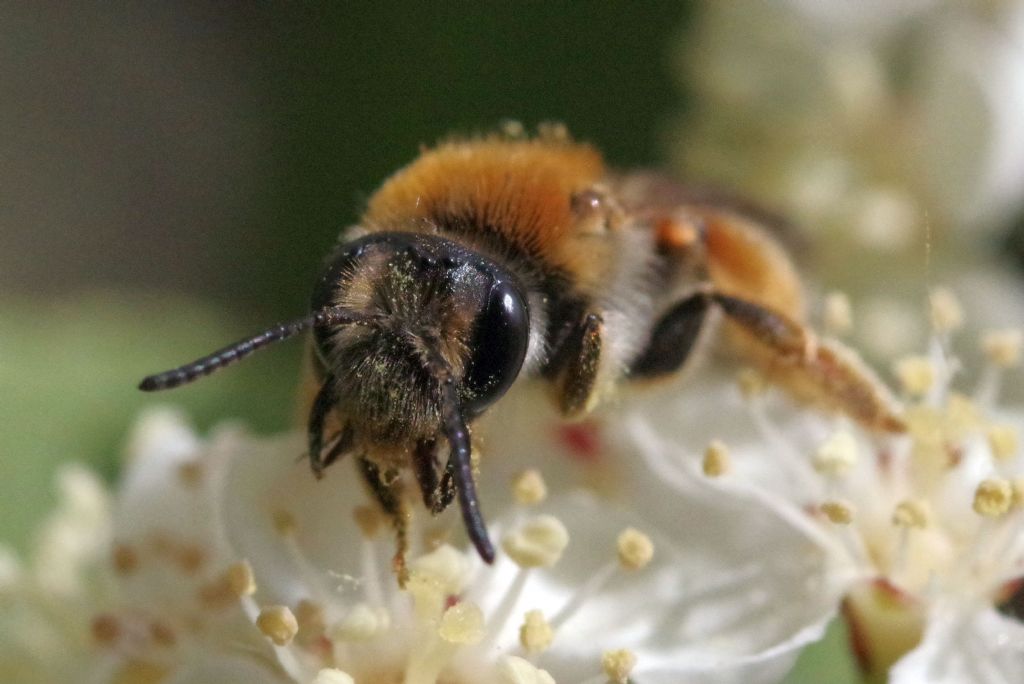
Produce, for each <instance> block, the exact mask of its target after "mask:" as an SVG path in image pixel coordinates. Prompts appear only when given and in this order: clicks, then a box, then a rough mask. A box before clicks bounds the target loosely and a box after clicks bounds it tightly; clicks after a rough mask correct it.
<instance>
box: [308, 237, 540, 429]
mask: <svg viewBox="0 0 1024 684" xmlns="http://www.w3.org/2000/svg"><path fill="white" fill-rule="evenodd" d="M312 307H313V310H314V311H318V310H325V309H330V308H335V309H340V310H344V311H347V312H351V314H353V315H355V316H357V317H358V318H359V319H360V321H361V323H360V324H359V325H338V326H330V325H325V326H318V327H316V328H315V329H314V336H315V344H316V352H317V357H318V361H319V363H320V365H321V367H322V368H323V369H324V370H325V371H326V373H325V374H326V376H327V377H328V378H329V379H330V381H332V382H334V392H333V394H334V398H335V403H336V405H337V407H338V410H339V411H340V413H341V414H342V415H343V416H345V418H346V419H347V422H348V423H349V425H351V426H352V428H353V429H354V430H355V431H356V433H357V434H358V435H359V436H360V437H361V438H362V440H365V441H369V442H373V443H375V444H380V445H386V444H399V443H403V444H409V443H410V442H412V441H413V440H420V439H431V438H433V437H435V436H436V435H437V434H438V432H439V431H440V429H441V425H442V421H443V414H444V409H445V407H444V406H443V404H444V402H445V401H446V399H445V392H444V391H443V387H442V385H443V384H444V383H446V382H447V383H454V385H455V387H456V388H457V393H456V395H457V397H458V403H459V406H457V407H454V410H456V411H458V412H460V413H461V414H462V416H463V417H464V418H465V419H466V420H471V419H472V418H474V417H476V416H478V415H479V414H480V413H482V412H483V411H484V410H485V409H486V408H487V407H488V406H490V405H491V404H492V403H493V402H494V401H496V400H497V399H498V398H500V397H501V396H502V395H503V394H504V393H505V391H506V390H507V389H508V388H509V386H510V385H511V384H512V382H513V381H514V380H515V379H516V377H517V376H518V374H519V371H520V369H521V368H522V365H523V361H524V359H525V357H526V350H527V346H528V341H529V312H528V310H527V304H526V299H525V297H524V296H523V294H522V288H521V286H520V285H519V284H518V283H517V281H516V280H515V279H514V278H513V277H512V276H511V275H510V274H509V273H507V272H506V271H505V270H504V269H502V268H501V267H500V266H499V265H498V264H496V263H495V262H493V261H492V260H490V259H488V258H486V257H484V256H482V255H480V254H478V253H476V252H473V251H471V250H468V249H466V248H465V247H462V246H461V245H458V244H457V243H454V242H451V241H449V240H445V239H443V238H440V237H437V236H432V235H422V234H417V233H375V234H371V235H369V236H367V237H364V238H362V239H360V240H357V241H354V242H349V243H346V244H345V245H344V246H343V247H342V249H341V251H339V252H338V253H337V254H335V256H334V257H332V259H331V260H330V263H329V264H328V265H327V268H326V269H325V271H324V273H323V275H322V276H321V278H320V279H319V280H318V281H317V285H316V288H315V290H314V293H313V298H312ZM449 408H453V407H449Z"/></svg>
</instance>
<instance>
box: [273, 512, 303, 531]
mask: <svg viewBox="0 0 1024 684" xmlns="http://www.w3.org/2000/svg"><path fill="white" fill-rule="evenodd" d="M272 516H273V520H274V529H275V530H277V533H278V534H280V535H281V536H288V535H290V534H294V533H295V527H296V526H297V523H296V522H295V516H294V515H292V514H291V512H290V511H286V510H284V509H283V508H279V509H277V510H275V511H274V512H273V513H272Z"/></svg>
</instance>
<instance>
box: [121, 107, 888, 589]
mask: <svg viewBox="0 0 1024 684" xmlns="http://www.w3.org/2000/svg"><path fill="white" fill-rule="evenodd" d="M803 306H804V305H803V288H802V286H801V283H800V280H799V278H798V276H797V274H796V271H795V269H794V268H793V266H792V264H791V261H790V259H789V257H788V255H787V254H786V252H785V250H784V249H783V248H782V247H781V245H780V243H779V241H778V240H777V239H776V238H775V237H774V236H773V235H772V232H771V229H770V227H769V226H768V225H767V224H766V223H765V221H764V220H763V219H762V216H761V215H760V214H758V213H757V212H755V211H750V210H749V209H748V208H747V207H745V206H744V205H743V204H742V203H736V202H729V201H723V200H721V199H719V198H716V197H714V196H713V195H706V194H705V195H701V194H699V193H694V192H692V191H690V190H689V189H688V188H686V187H685V186H682V185H680V184H678V183H676V182H674V181H672V180H671V179H669V178H667V177H666V176H662V175H658V174H654V173H649V172H617V171H614V170H612V169H609V168H607V167H606V166H605V164H604V161H603V159H602V157H601V155H600V154H599V153H598V151H597V150H596V149H595V148H593V147H592V146H590V145H587V144H583V143H579V142H575V141H573V140H571V139H570V138H569V137H568V135H567V134H566V133H565V131H564V128H563V127H560V126H547V127H543V128H542V129H541V130H540V132H539V134H538V135H535V136H527V135H524V134H523V133H522V131H521V129H519V128H517V127H512V128H509V129H507V130H505V131H504V132H502V133H499V134H492V135H483V136H475V137H467V138H452V139H448V140H446V141H443V142H441V143H439V144H438V145H436V146H434V147H432V148H428V149H425V150H423V151H422V152H421V154H420V155H419V156H418V157H417V158H416V159H415V160H414V161H412V162H411V163H410V164H409V165H408V166H406V167H405V168H403V169H401V170H399V171H398V172H396V173H395V174H394V175H393V176H391V177H390V178H389V179H387V180H386V181H385V182H384V184H383V185H382V186H381V187H380V188H379V189H378V190H377V191H376V193H374V194H373V195H372V196H371V197H370V199H369V201H368V203H367V207H366V210H365V212H364V214H363V216H362V218H361V219H360V220H359V221H358V223H357V224H356V225H354V226H352V227H351V228H349V229H347V230H345V231H344V232H343V233H342V237H341V239H340V240H339V242H338V244H337V246H336V247H335V249H334V250H333V251H332V253H331V254H330V255H329V257H328V259H327V260H326V264H325V267H324V269H323V272H322V274H321V275H320V277H319V279H318V280H317V281H316V283H315V286H314V289H313V296H312V300H311V312H310V314H309V315H307V316H306V317H304V318H301V319H298V320H296V321H293V322H290V323H285V324H281V325H278V326H275V327H273V328H270V329H268V330H266V331H264V332H261V333H259V334H257V335H255V336H253V337H250V338H247V339H244V340H241V341H239V342H237V343H235V344H233V345H230V346H228V347H225V348H224V349H221V350H219V351H217V352H214V353H213V354H210V355H209V356H206V357H204V358H201V359H199V360H197V361H195V362H193V363H190V364H187V365H185V366H182V367H180V368H176V369H173V370H170V371H167V372H164V373H160V374H157V375H152V376H149V377H147V378H146V379H144V380H143V381H142V383H141V385H140V388H141V389H143V390H146V391H151V390H160V389H168V388H172V387H176V386H179V385H182V384H185V383H187V382H191V381H192V380H195V379H197V378H199V377H202V376H204V375H207V374H209V373H212V372H214V371H216V370H217V369H219V368H222V367H224V366H226V365H229V364H231V363H233V362H235V361H238V360H240V359H242V358H244V357H245V356H247V355H248V354H250V353H252V352H254V351H256V350H257V349H259V348H262V347H264V346H267V345H269V344H272V343H274V342H277V341H280V340H284V339H287V338H289V337H291V336H293V335H296V334H297V333H299V332H302V331H304V330H312V332H313V345H312V349H313V353H312V354H311V355H310V356H311V359H312V361H311V364H310V367H311V370H310V377H311V378H312V390H311V392H310V395H311V397H312V398H311V401H310V406H309V414H308V424H307V432H308V450H309V460H310V465H311V467H312V470H313V472H314V473H315V474H316V475H317V476H318V477H319V476H320V475H321V474H322V473H323V472H324V469H325V468H327V467H328V466H330V465H331V464H332V463H333V462H335V461H337V460H338V459H339V458H341V457H343V456H346V455H351V457H352V458H354V459H355V461H356V463H357V467H358V471H359V473H360V474H361V476H362V478H363V479H364V480H365V482H366V485H367V487H368V489H369V491H370V492H371V494H372V495H373V497H374V498H375V499H376V500H377V501H378V502H379V503H380V505H381V507H382V508H383V509H384V511H385V512H386V513H387V514H388V515H389V516H390V517H391V518H392V520H393V521H394V524H395V528H396V531H397V533H398V537H399V553H398V554H397V555H396V560H397V561H401V558H402V548H403V545H404V534H405V532H404V523H403V521H404V520H405V519H406V513H407V511H406V510H405V506H406V505H407V504H406V497H405V496H404V494H403V486H404V485H403V482H404V480H405V478H404V477H403V475H402V474H403V473H404V472H408V471H411V477H412V478H413V480H414V481H415V482H416V484H417V486H418V489H419V490H420V492H421V495H422V499H423V502H424V505H425V506H426V507H427V508H428V509H429V510H430V511H431V512H433V513H435V514H437V513H440V512H441V511H443V510H445V509H446V508H447V507H448V506H449V505H450V504H451V503H452V502H453V501H456V500H457V501H458V504H459V508H460V511H461V514H462V519H463V522H464V524H465V528H466V532H467V534H468V537H469V539H470V541H471V543H472V544H473V546H474V547H475V548H476V550H477V552H478V553H479V555H480V556H481V558H483V559H484V560H485V561H487V562H491V561H492V560H493V558H494V547H493V545H492V543H491V540H490V537H489V535H488V532H487V528H486V525H485V524H484V517H483V514H482V512H481V509H480V503H479V501H478V500H477V495H476V488H475V480H474V471H473V464H472V461H471V455H472V450H473V444H472V435H471V431H470V425H471V424H472V423H473V421H474V420H475V419H476V418H477V417H478V416H480V415H481V414H483V413H484V412H485V411H488V410H489V409H490V407H491V406H492V405H493V404H495V403H496V402H498V401H499V400H500V399H501V397H502V395H503V394H504V393H505V392H506V391H507V390H508V389H509V387H510V386H512V385H513V384H514V383H516V382H517V381H518V380H519V379H520V378H533V379H534V380H536V381H539V382H542V383H544V384H546V385H547V387H548V388H549V390H550V394H551V397H552V400H553V404H554V408H555V410H556V411H557V412H558V413H559V414H560V415H562V416H564V417H565V418H566V419H571V418H578V417H580V416H583V415H585V414H587V413H588V412H589V411H591V410H592V409H593V408H594V407H595V406H596V405H597V404H599V403H600V402H601V401H602V399H604V398H605V397H607V396H608V395H609V394H610V393H612V392H614V391H615V390H616V389H617V388H619V387H621V386H623V385H625V384H636V383H640V382H641V381H646V380H651V379H658V378H666V377H673V376H675V375H677V374H678V373H679V372H680V371H681V369H683V368H684V366H686V365H687V361H688V360H689V359H690V358H691V357H692V356H693V352H694V349H695V348H696V346H697V343H698V341H699V340H700V339H701V338H702V337H705V331H706V328H707V327H708V322H709V321H710V320H711V318H712V314H713V313H716V312H717V315H718V316H720V317H721V318H723V319H724V321H725V323H726V327H727V328H728V329H729V330H728V331H727V335H726V337H727V338H728V344H730V345H732V346H734V347H735V348H736V349H737V350H739V352H740V353H741V354H742V355H743V356H744V357H746V358H747V359H748V360H749V361H750V362H751V363H753V364H754V365H756V366H757V367H758V368H760V369H761V370H762V372H763V373H764V375H765V376H766V377H768V378H769V379H770V380H772V381H773V382H775V383H776V384H778V385H779V386H780V387H782V388H783V389H785V390H787V391H788V392H789V393H790V394H792V395H793V396H794V397H796V398H798V399H800V400H803V401H805V402H809V403H811V404H813V405H816V406H818V407H821V408H824V409H827V410H833V411H838V412H840V413H843V414H845V415H847V416H848V417H849V418H851V419H853V420H855V421H857V422H859V423H861V424H862V425H864V426H866V427H867V428H869V429H872V430H876V431H882V432H884V431H890V432H896V431H901V430H903V429H904V425H903V422H902V420H901V418H900V417H899V415H898V410H897V408H896V407H895V405H894V403H893V401H892V400H891V398H890V396H889V394H888V392H887V391H886V389H885V387H884V386H883V385H882V384H881V383H880V382H879V381H878V380H877V378H876V377H875V376H874V374H873V373H871V371H870V370H869V369H867V368H866V367H865V366H864V365H863V364H861V363H860V362H859V361H858V360H857V357H856V355H854V354H853V353H852V352H850V351H848V350H846V349H845V348H843V347H841V346H840V345H838V343H835V342H832V341H828V340H823V339H819V338H818V337H817V336H816V335H815V334H814V333H813V332H812V331H811V330H810V329H809V328H808V327H807V325H806V324H805V323H804V320H805V314H804V309H803ZM715 339H718V337H717V336H716V337H715ZM713 344H717V342H713ZM683 391H685V390H683ZM443 454H447V457H446V458H444V457H443ZM399 570H401V568H400V567H399Z"/></svg>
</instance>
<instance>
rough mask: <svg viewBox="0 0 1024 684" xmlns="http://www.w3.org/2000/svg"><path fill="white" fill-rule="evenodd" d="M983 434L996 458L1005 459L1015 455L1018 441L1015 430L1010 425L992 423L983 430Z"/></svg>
mask: <svg viewBox="0 0 1024 684" xmlns="http://www.w3.org/2000/svg"><path fill="white" fill-rule="evenodd" d="M985 436H986V437H987V438H988V448H989V449H990V450H991V451H992V456H993V457H995V458H996V460H999V461H1006V460H1009V459H1011V458H1013V457H1014V456H1016V455H1017V447H1018V446H1019V442H1018V439H1017V430H1016V428H1014V427H1013V426H1012V425H992V426H990V427H989V429H988V430H986V431H985Z"/></svg>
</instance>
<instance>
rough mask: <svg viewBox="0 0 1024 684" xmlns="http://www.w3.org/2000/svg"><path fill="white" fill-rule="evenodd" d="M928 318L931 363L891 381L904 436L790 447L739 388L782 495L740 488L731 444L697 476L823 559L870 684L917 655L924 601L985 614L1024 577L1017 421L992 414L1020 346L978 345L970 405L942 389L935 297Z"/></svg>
mask: <svg viewBox="0 0 1024 684" xmlns="http://www.w3.org/2000/svg"><path fill="white" fill-rule="evenodd" d="M932 309H933V311H932V314H933V316H932V317H933V319H934V320H933V325H934V327H935V330H936V339H935V340H933V342H932V345H931V349H930V351H929V354H927V355H925V356H916V357H910V358H908V359H905V360H903V361H900V362H898V363H897V364H895V368H894V371H895V375H896V376H897V378H898V379H899V380H900V382H901V383H902V385H903V398H904V400H905V401H906V402H907V403H906V410H905V413H904V420H905V421H906V424H907V432H906V434H904V435H899V436H896V437H880V436H878V435H873V434H869V433H867V432H865V431H863V430H861V429H860V428H859V427H857V426H855V425H851V424H849V422H848V421H844V420H842V419H836V422H835V424H834V425H831V426H830V427H829V428H828V429H827V430H822V429H821V428H822V427H823V426H822V425H821V424H820V421H819V422H818V424H815V425H813V428H814V430H813V431H812V433H811V434H815V435H816V436H815V437H814V438H813V439H814V442H811V443H808V441H809V440H804V441H798V440H799V439H800V436H799V434H800V431H799V430H794V429H790V428H789V427H786V428H783V427H782V426H780V425H777V424H775V423H774V422H773V420H772V419H770V418H769V416H768V412H767V405H766V404H765V403H764V402H765V400H764V397H763V393H761V392H750V391H749V390H748V389H747V388H748V387H749V386H750V385H751V381H750V380H749V379H745V380H744V381H743V383H742V387H743V390H744V391H743V395H744V397H745V399H746V401H747V403H748V405H749V407H750V408H751V411H752V412H753V417H754V422H755V424H756V425H757V426H758V428H759V430H760V431H761V433H762V435H761V436H762V438H763V439H764V440H765V442H767V443H770V444H773V445H774V447H775V448H774V449H773V455H774V456H776V457H777V458H778V467H779V468H780V469H781V472H783V473H784V475H783V478H784V479H785V481H786V485H785V486H783V487H782V489H783V490H785V491H776V490H775V489H773V488H772V487H771V486H768V487H766V488H765V489H762V483H761V482H760V481H757V482H751V481H750V480H749V479H744V476H743V475H742V474H740V473H742V472H744V469H743V464H742V463H740V462H737V461H736V459H737V456H736V453H738V452H737V450H735V449H734V447H736V446H737V445H734V444H729V445H728V446H729V447H730V448H729V450H728V451H727V450H726V445H725V444H723V443H721V442H719V441H718V440H715V441H713V442H712V443H711V445H710V446H709V447H708V448H707V451H706V452H705V454H704V456H703V462H702V464H701V465H700V466H699V467H700V468H701V469H702V471H703V474H704V475H705V482H707V483H709V484H711V483H715V484H714V486H726V487H728V486H731V485H732V484H735V485H737V486H742V487H750V486H753V489H754V490H755V491H757V492H760V493H759V494H758V500H760V501H762V502H764V503H766V504H767V505H768V506H769V507H771V508H773V509H775V510H776V511H777V512H778V513H779V514H780V517H782V518H783V519H785V520H789V521H796V522H797V523H798V526H799V527H800V528H801V529H802V530H804V532H805V533H806V534H807V535H808V536H809V537H810V538H811V539H812V540H813V541H815V542H816V543H817V544H819V545H820V546H821V547H823V548H824V549H825V550H826V551H827V552H829V553H828V557H829V558H830V559H831V561H830V562H831V563H833V564H834V565H835V567H836V568H837V572H836V573H834V575H833V576H835V577H838V578H839V580H838V581H839V582H840V584H842V585H843V586H845V587H846V588H845V590H844V593H845V595H846V599H845V608H846V615H847V617H848V618H849V620H850V622H851V624H852V626H853V628H854V629H853V636H854V640H855V642H857V643H856V644H855V645H856V647H857V650H858V651H859V652H860V655H861V656H862V664H865V665H866V668H867V670H868V671H871V672H884V671H886V670H887V668H888V667H889V666H890V665H892V663H893V662H895V661H896V660H898V659H899V658H900V657H902V656H903V655H904V654H905V653H906V652H907V651H909V650H910V649H911V648H913V647H914V646H916V645H917V644H918V643H919V642H920V640H921V638H922V634H923V630H924V626H925V621H926V616H927V614H928V611H929V610H930V609H931V607H933V606H934V605H936V601H938V600H940V599H941V600H952V601H954V602H959V603H961V604H964V605H980V606H988V607H992V606H996V605H998V604H999V603H1000V602H1001V601H1004V600H1005V599H1006V598H1007V596H1008V595H1009V593H1012V589H1013V587H1015V586H1017V584H1016V583H1018V582H1019V579H1020V577H1021V576H1022V575H1024V525H1022V523H1024V514H1022V509H1024V478H1022V475H1024V467H1022V466H1024V464H1022V462H1021V456H1020V452H1019V446H1018V445H1019V435H1018V430H1019V429H1020V426H1021V425H1024V417H1022V416H1019V415H1013V414H1012V413H1011V412H1008V411H1003V410H1000V408H999V407H998V405H997V397H998V385H999V381H1000V376H1001V372H1002V371H1003V370H1004V369H1006V368H1008V367H1011V366H1014V365H1016V364H1017V363H1018V361H1019V358H1020V353H1019V349H1018V347H1019V346H1020V344H1021V338H1020V335H1017V334H1013V333H1012V332H1005V331H1004V332H1000V333H998V334H989V335H987V336H985V337H984V339H983V343H982V348H983V350H984V351H985V352H986V353H987V355H988V359H989V366H988V368H987V369H986V371H985V372H984V373H983V376H982V381H981V383H980V386H979V387H978V388H977V389H976V391H975V392H974V394H973V396H971V397H968V396H965V395H963V394H960V393H958V392H956V391H954V390H953V389H952V387H951V384H952V382H951V381H952V378H953V376H954V375H955V374H956V373H957V371H958V370H959V365H958V364H957V362H956V361H955V359H952V358H950V357H949V355H948V352H947V351H946V350H947V349H948V346H949V333H950V332H951V331H952V330H954V329H955V328H956V327H957V326H958V325H959V324H960V321H961V318H960V316H959V314H958V313H957V312H958V310H956V309H955V307H953V300H951V299H950V298H949V297H947V296H943V297H933V300H932ZM1007 416H1008V418H1007ZM739 452H742V450H739ZM724 453H730V454H732V456H730V460H732V461H734V465H733V466H731V467H730V468H728V469H726V468H723V467H721V466H720V465H719V463H720V462H722V461H723V459H722V458H721V457H720V455H721V454H724ZM694 467H695V468H696V467H697V466H694ZM748 472H749V471H748ZM719 483H721V484H719ZM865 659H866V660H867V661H869V662H863V661H864V660H865Z"/></svg>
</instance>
